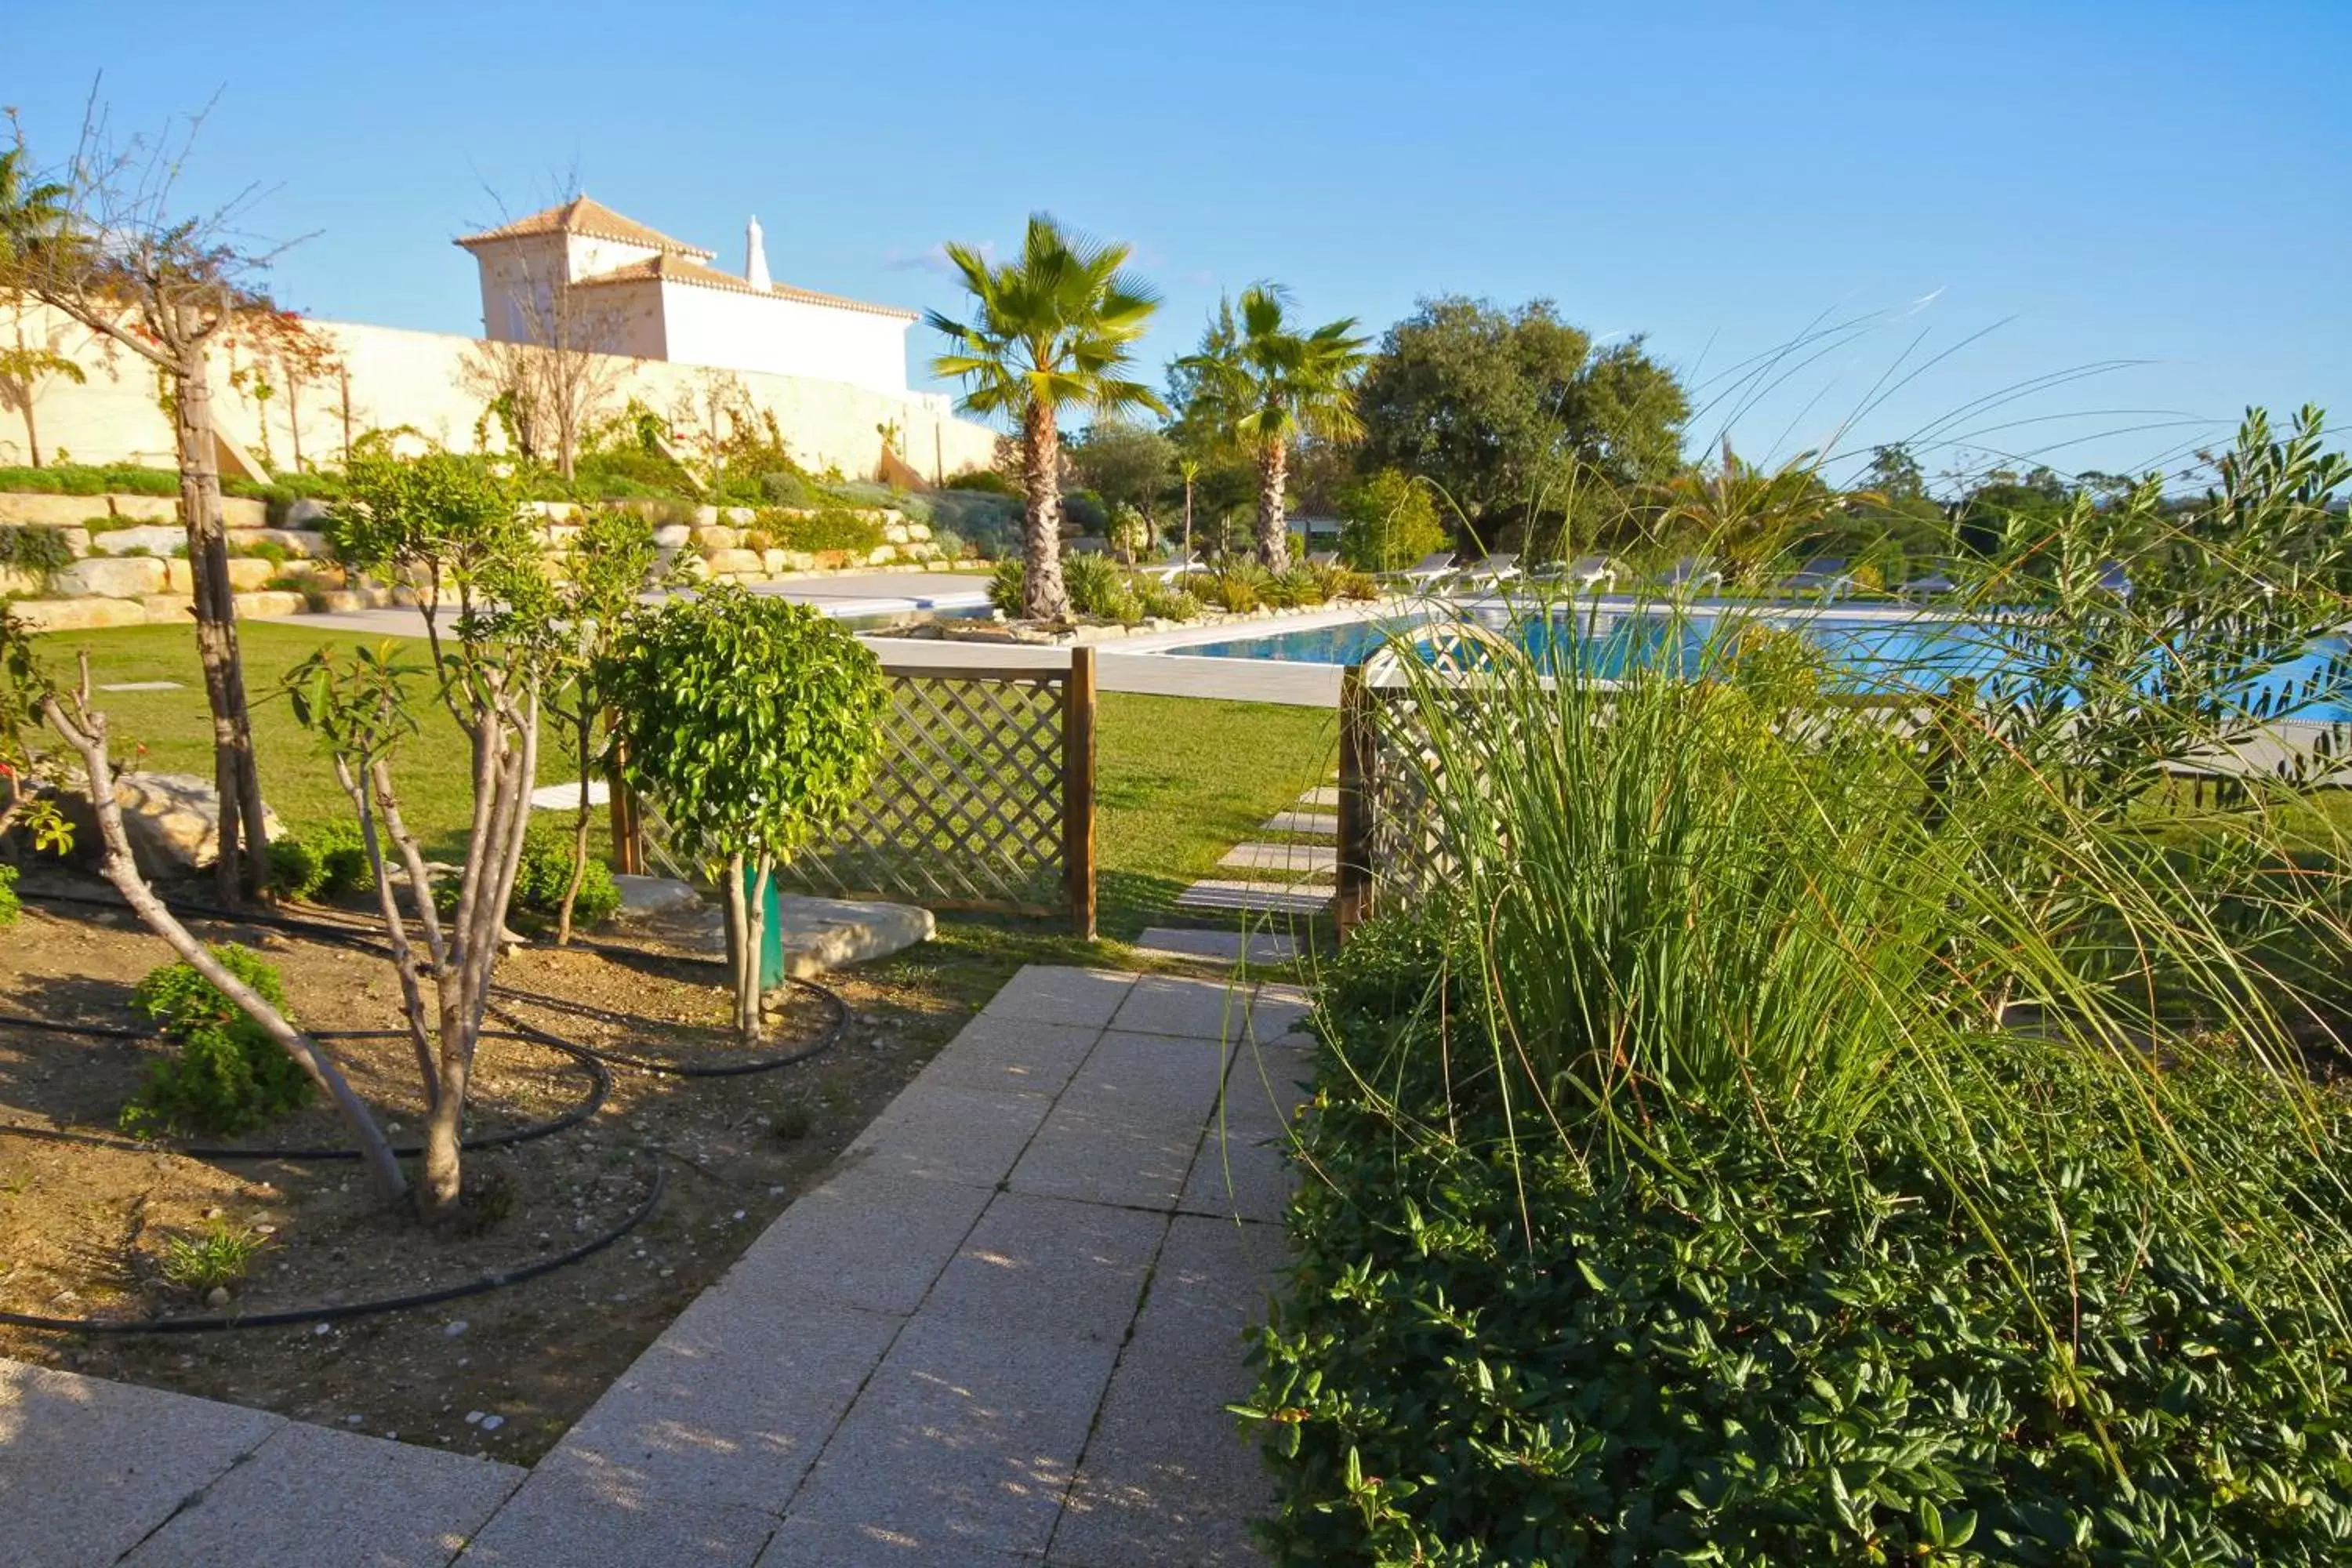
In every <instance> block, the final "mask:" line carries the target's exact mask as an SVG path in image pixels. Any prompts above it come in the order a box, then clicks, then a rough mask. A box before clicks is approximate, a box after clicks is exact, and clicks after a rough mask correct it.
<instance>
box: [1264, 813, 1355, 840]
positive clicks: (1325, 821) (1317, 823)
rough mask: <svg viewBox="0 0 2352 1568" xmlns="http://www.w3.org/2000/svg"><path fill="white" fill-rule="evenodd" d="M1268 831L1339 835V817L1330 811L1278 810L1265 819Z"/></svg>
mask: <svg viewBox="0 0 2352 1568" xmlns="http://www.w3.org/2000/svg"><path fill="white" fill-rule="evenodd" d="M1265 830H1266V831H1267V832H1268V833H1319V834H1321V835H1322V836H1323V837H1326V838H1337V837H1339V817H1338V816H1334V815H1333V814H1332V813H1330V812H1328V811H1277V812H1276V813H1275V814H1274V815H1273V816H1269V817H1267V818H1266V819H1265Z"/></svg>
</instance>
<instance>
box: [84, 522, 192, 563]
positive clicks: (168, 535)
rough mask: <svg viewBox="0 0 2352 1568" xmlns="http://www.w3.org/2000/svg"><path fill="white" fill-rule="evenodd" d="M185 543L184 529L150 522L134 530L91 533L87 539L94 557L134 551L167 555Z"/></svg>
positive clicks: (125, 529) (122, 529)
mask: <svg viewBox="0 0 2352 1568" xmlns="http://www.w3.org/2000/svg"><path fill="white" fill-rule="evenodd" d="M187 542H188V534H187V531H186V530H185V529H184V528H181V527H179V526H178V525H176V524H174V525H173V526H171V527H168V528H167V527H165V526H164V525H163V524H162V523H153V522H151V523H142V524H141V525H140V526H138V527H136V528H116V529H110V530H108V531H106V532H104V533H93V534H91V535H90V537H89V548H90V552H91V553H92V554H95V555H128V554H131V552H134V551H144V552H146V553H148V554H150V555H169V554H171V553H172V552H173V551H174V550H177V549H179V548H180V546H182V545H184V544H185V543H187Z"/></svg>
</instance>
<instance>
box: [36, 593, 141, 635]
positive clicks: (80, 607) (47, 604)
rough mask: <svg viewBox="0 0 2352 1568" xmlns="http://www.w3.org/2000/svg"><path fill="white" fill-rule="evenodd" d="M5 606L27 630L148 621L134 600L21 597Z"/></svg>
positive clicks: (74, 629) (91, 628)
mask: <svg viewBox="0 0 2352 1568" xmlns="http://www.w3.org/2000/svg"><path fill="white" fill-rule="evenodd" d="M8 607H9V609H10V610H11V611H13V612H14V613H15V615H16V618H17V619H18V620H20V621H22V622H24V623H25V626H26V629H28V630H31V631H37V632H95V631H103V630H105V629H106V628H107V627H109V626H145V625H146V624H147V611H146V609H145V607H144V606H143V605H142V603H141V602H140V601H139V600H137V599H20V600H18V601H17V602H16V604H14V605H10V606H8Z"/></svg>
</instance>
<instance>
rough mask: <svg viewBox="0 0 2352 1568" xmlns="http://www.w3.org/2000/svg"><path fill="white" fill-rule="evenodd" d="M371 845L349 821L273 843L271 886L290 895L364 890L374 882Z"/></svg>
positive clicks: (300, 896)
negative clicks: (370, 863)
mask: <svg viewBox="0 0 2352 1568" xmlns="http://www.w3.org/2000/svg"><path fill="white" fill-rule="evenodd" d="M374 879H375V872H374V869H373V868H372V867H370V866H369V864H368V858H367V846H366V844H365V843H364V842H363V841H362V839H361V837H360V830H359V828H358V827H357V826H355V825H353V824H352V823H349V822H325V823H321V824H320V825H319V826H315V827H306V828H304V829H303V830H302V831H301V832H299V833H289V834H286V835H283V836H282V837H278V838H276V839H274V840H272V841H271V843H270V846H269V887H270V890H271V891H273V892H276V893H278V894H280V895H281V896H283V897H286V898H289V899H316V898H319V897H320V896H322V895H324V896H327V897H333V896H335V895H338V894H342V893H356V892H361V891H362V890H364V889H367V888H370V887H372V886H373V885H374Z"/></svg>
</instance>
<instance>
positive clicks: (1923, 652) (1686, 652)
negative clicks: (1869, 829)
mask: <svg viewBox="0 0 2352 1568" xmlns="http://www.w3.org/2000/svg"><path fill="white" fill-rule="evenodd" d="M1437 618H1438V617H1437V616H1434V615H1433V614H1428V613H1424V614H1420V615H1414V616H1402V617H1392V618H1389V619H1384V620H1360V621H1349V622H1344V623H1342V624H1340V625H1337V626H1307V627H1301V628H1298V629H1297V630H1293V631H1285V632H1270V633H1267V634H1266V635H1265V636H1262V637H1234V638H1229V639H1227V640H1224V641H1221V642H1213V643H1206V644H1197V645H1194V646H1192V647H1171V648H1168V649H1165V650H1164V651H1166V652H1168V653H1172V654H1181V655H1186V656H1192V657H1199V658H1245V659H1262V660H1271V661H1274V662H1278V663H1292V664H1325V665H1350V664H1361V663H1362V662H1364V661H1365V660H1366V659H1369V658H1371V657H1372V656H1373V655H1374V654H1377V653H1379V652H1380V651H1381V649H1382V648H1384V647H1390V646H1391V645H1392V644H1396V643H1399V642H1403V641H1409V642H1410V643H1411V644H1412V646H1413V647H1416V649H1417V650H1418V651H1420V652H1421V653H1422V654H1423V656H1424V657H1426V655H1427V654H1428V652H1429V647H1430V642H1429V638H1428V637H1427V636H1426V635H1425V633H1426V631H1427V629H1428V628H1429V627H1430V626H1431V625H1432V623H1433V621H1434V620H1436V619H1437ZM1447 618H1449V619H1459V620H1467V621H1473V622H1475V623H1476V624H1478V625H1480V626H1484V627H1485V628H1486V629H1487V630H1489V631H1491V632H1494V633H1495V634H1496V635H1497V636H1499V637H1504V638H1506V639H1507V640H1508V641H1511V642H1514V643H1517V645H1518V646H1519V647H1522V648H1525V649H1526V650H1527V651H1528V653H1530V654H1531V655H1533V656H1534V657H1535V658H1536V660H1537V661H1538V663H1539V664H1542V665H1544V666H1545V667H1547V668H1559V667H1560V666H1562V665H1563V664H1572V666H1573V668H1577V669H1579V670H1580V671H1582V672H1584V673H1585V674H1588V675H1591V676H1595V677H1601V678H1607V677H1612V676H1618V675H1622V674H1624V673H1626V672H1627V671H1628V670H1630V669H1633V668H1654V667H1656V666H1658V665H1661V664H1664V665H1666V666H1669V667H1671V668H1681V669H1687V670H1696V668H1699V666H1700V665H1701V663H1702V662H1703V661H1704V660H1705V658H1706V649H1707V647H1708V644H1709V643H1710V642H1711V641H1712V640H1713V639H1714V638H1715V637H1717V634H1718V631H1719V629H1720V626H1721V623H1722V622H1723V621H1724V620H1726V619H1727V618H1736V619H1737V620H1738V622H1739V623H1741V624H1745V625H1759V626H1775V627H1779V628H1782V629H1785V630H1789V631H1794V632H1796V633H1798V634H1800V635H1801V636H1803V637H1806V638H1808V639H1810V640H1811V641H1812V642H1813V643H1815V644H1816V645H1818V646H1819V647H1821V648H1822V650H1823V651H1824V652H1825V653H1827V654H1828V655H1829V657H1830V659H1831V661H1832V664H1833V665H1835V666H1836V667H1837V668H1839V669H1840V671H1842V673H1843V679H1842V680H1841V682H1840V684H1841V685H1842V686H1843V688H1844V689H1848V690H1852V691H1857V692H1874V693H1883V694H1889V695H1892V694H1899V693H1921V692H1928V691H1939V690H1941V689H1943V688H1944V687H1946V686H1947V685H1948V684H1949V683H1950V682H1951V681H1953V680H1954V679H1959V678H1961V677H1968V678H1971V679H1980V680H1988V681H1990V680H1996V679H1998V676H1999V673H2000V669H2001V668H2003V667H2004V666H2005V665H2006V664H2008V663H2009V662H2010V661H2011V658H2013V657H2014V654H2013V649H2014V647H2015V637H2016V631H2015V627H2014V626H2011V628H2010V629H2009V630H2008V631H2007V632H2005V633H1997V632H1995V631H1993V630H1992V629H1990V628H1989V627H1987V626H1983V625H1981V624H1976V623H1971V622H1969V621H1964V620H1958V619H1956V618H1954V617H1952V616H1942V615H1935V614H1918V613H1913V614H1907V615H1887V614H1880V615H1875V616H1856V615H1843V616H1841V615H1838V614H1836V613H1834V612H1830V613H1821V612H1813V613H1807V614H1802V615H1793V616H1792V615H1786V614H1780V615H1774V614H1769V613H1757V612H1753V611H1744V612H1731V613H1730V614H1729V616H1727V614H1726V613H1725V612H1722V611H1712V610H1705V609H1693V610H1685V611H1680V612H1677V611H1673V610H1662V609H1656V608H1631V609H1622V610H1612V609H1606V608H1585V609H1579V610H1561V611H1556V612H1554V613H1552V614H1550V615H1549V616H1547V615H1544V614H1540V613H1538V614H1528V613H1526V612H1524V611H1517V612H1515V611H1512V610H1510V609H1507V608H1505V607H1500V606H1494V605H1482V606H1469V607H1465V608H1464V609H1463V610H1461V611H1459V612H1457V613H1456V615H1455V616H1451V617H1447ZM1571 642H1572V643H1573V644H1574V646H1573V647H1570V646H1569V645H1570V643H1571ZM2345 651H2346V644H2345V639H2344V638H2342V637H2328V638H2324V639H2322V640H2321V641H2320V642H2318V643H2315V644H2314V645H2313V647H2311V649H2310V650H2309V651H2308V652H2306V653H2305V654H2304V655H2303V656H2302V657H2301V658H2296V659H2293V660H2290V661H2289V662H2288V663H2286V664H2284V665H2282V666H2281V667H2280V668H2278V669H2276V670H2274V671H2273V672H2272V674H2271V676H2270V677H2269V678H2268V679H2265V680H2263V682H2262V683H2261V684H2260V686H2259V688H2258V689H2256V691H2255V692H2253V693H2250V699H2252V698H2258V697H2265V696H2266V697H2269V698H2270V700H2272V701H2273V710H2272V714H2271V716H2272V717H2282V718H2283V717H2293V718H2296V719H2304V720H2313V721H2322V722H2326V723H2345V722H2352V690H2347V689H2346V686H2345V683H2344V678H2343V673H2342V671H2341V669H2340V668H2338V666H2337V661H2339V660H2341V659H2342V658H2344V655H2345ZM2298 691H2299V692H2302V693H2304V694H2305V695H2303V696H2302V697H2300V698H2298V699H2294V700H2287V701H2286V702H2285V706H2284V709H2282V708H2280V707H2278V706H2276V705H2277V704H2278V703H2279V702H2280V701H2281V696H2280V694H2284V693H2294V692H2298Z"/></svg>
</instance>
